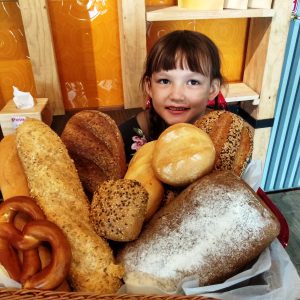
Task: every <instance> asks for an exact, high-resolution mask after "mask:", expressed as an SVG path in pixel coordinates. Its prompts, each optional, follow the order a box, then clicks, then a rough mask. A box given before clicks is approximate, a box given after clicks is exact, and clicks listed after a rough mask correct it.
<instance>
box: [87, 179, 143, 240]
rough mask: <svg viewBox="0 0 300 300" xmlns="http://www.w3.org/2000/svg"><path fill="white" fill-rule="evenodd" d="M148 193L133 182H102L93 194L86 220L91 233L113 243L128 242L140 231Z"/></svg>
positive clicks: (139, 184) (137, 183) (124, 180)
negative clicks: (89, 224)
mask: <svg viewBox="0 0 300 300" xmlns="http://www.w3.org/2000/svg"><path fill="white" fill-rule="evenodd" d="M147 202H148V193H147V191H146V190H145V188H144V187H143V186H142V185H141V183H139V182H138V181H136V180H132V179H118V180H107V181H104V182H103V183H102V184H101V185H100V186H99V188H98V190H97V191H96V192H95V193H94V196H93V199H92V203H91V210H90V219H91V221H92V223H93V226H94V229H95V231H96V232H97V233H98V234H99V235H100V236H102V237H104V238H107V239H109V240H113V241H119V242H124V241H132V240H135V239H136V238H137V237H138V235H139V234H140V232H141V229H142V226H143V223H144V220H145V215H146V208H147Z"/></svg>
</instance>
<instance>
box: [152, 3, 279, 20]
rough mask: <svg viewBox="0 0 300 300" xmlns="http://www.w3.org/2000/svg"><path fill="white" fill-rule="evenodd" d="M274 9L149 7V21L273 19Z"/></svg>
mask: <svg viewBox="0 0 300 300" xmlns="http://www.w3.org/2000/svg"><path fill="white" fill-rule="evenodd" d="M273 16H274V10H273V9H253V8H252V9H223V10H195V9H187V8H179V7H178V6H168V7H163V8H162V7H155V6H151V7H147V11H146V20H147V21H174V20H194V19H226V18H227V19H228V18H261V17H273Z"/></svg>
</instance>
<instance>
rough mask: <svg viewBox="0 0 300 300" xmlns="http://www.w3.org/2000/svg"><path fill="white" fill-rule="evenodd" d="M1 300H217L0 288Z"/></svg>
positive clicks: (180, 296)
mask: <svg viewBox="0 0 300 300" xmlns="http://www.w3.org/2000/svg"><path fill="white" fill-rule="evenodd" d="M0 299H9V300H21V299H22V300H26V299H35V300H39V299H48V300H53V299H60V300H69V299H72V300H83V299H89V300H96V299H99V300H109V299H118V300H171V299H174V300H216V299H215V298H207V297H204V296H182V295H171V296H169V295H129V294H120V295H119V294H111V295H100V294H96V293H77V292H76V293H75V292H71V293H70V292H53V291H42V290H22V289H20V290H19V289H6V288H0Z"/></svg>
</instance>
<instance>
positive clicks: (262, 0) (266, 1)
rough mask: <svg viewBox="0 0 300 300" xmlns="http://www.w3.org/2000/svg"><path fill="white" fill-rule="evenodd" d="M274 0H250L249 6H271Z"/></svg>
mask: <svg viewBox="0 0 300 300" xmlns="http://www.w3.org/2000/svg"><path fill="white" fill-rule="evenodd" d="M271 5H272V0H248V7H249V8H271Z"/></svg>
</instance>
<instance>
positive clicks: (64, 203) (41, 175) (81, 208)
mask: <svg viewBox="0 0 300 300" xmlns="http://www.w3.org/2000/svg"><path fill="white" fill-rule="evenodd" d="M16 144H17V151H18V154H19V157H20V160H21V162H22V165H23V167H24V171H25V174H26V177H27V180H28V185H29V188H30V194H31V196H32V197H34V198H35V199H36V201H37V203H38V205H39V206H40V207H41V208H42V210H43V211H44V213H45V215H46V217H47V219H48V220H50V221H52V222H54V223H55V224H56V225H58V226H59V227H60V228H61V229H62V230H63V231H64V233H65V234H66V236H67V238H68V240H69V242H70V245H71V251H72V263H71V269H70V282H71V285H72V287H73V288H74V289H75V290H76V291H89V292H92V291H95V292H100V293H114V292H116V291H117V289H118V288H119V287H120V285H121V281H120V278H121V276H122V272H123V268H122V267H121V266H119V265H115V263H114V258H113V255H112V250H111V249H110V247H109V245H108V243H107V242H106V241H105V240H104V239H102V238H100V237H99V236H98V235H97V234H96V233H95V232H94V230H93V228H92V226H91V223H90V220H89V203H88V200H87V198H86V196H85V194H84V192H83V188H82V185H81V183H80V180H79V177H78V174H77V171H76V168H75V165H74V162H73V161H72V159H71V158H70V156H69V154H68V151H67V149H66V147H65V145H64V144H63V143H62V141H61V140H60V138H59V137H58V136H57V135H56V134H55V133H54V131H52V130H51V129H50V127H48V126H47V125H46V124H44V123H43V122H41V121H39V120H34V119H26V121H25V122H24V123H22V124H21V126H20V127H18V129H17V135H16Z"/></svg>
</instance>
